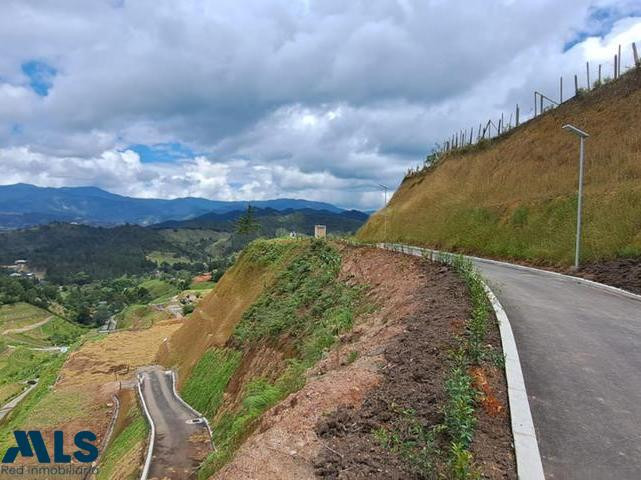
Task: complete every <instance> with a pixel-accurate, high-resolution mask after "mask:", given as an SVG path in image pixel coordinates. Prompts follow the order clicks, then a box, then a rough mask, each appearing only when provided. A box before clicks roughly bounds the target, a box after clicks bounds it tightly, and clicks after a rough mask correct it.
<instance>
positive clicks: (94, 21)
mask: <svg viewBox="0 0 641 480" xmlns="http://www.w3.org/2000/svg"><path fill="white" fill-rule="evenodd" d="M633 41H636V42H637V45H638V47H639V49H640V51H641V4H640V3H639V2H638V0H595V1H589V0H581V1H580V0H564V1H563V2H559V1H558V0H518V1H516V0H484V1H470V0H386V1H383V0H350V1H348V2H346V1H344V0H245V1H243V2H238V1H237V0H217V1H203V0H181V1H180V2H176V1H173V0H135V1H134V0H93V1H91V2H88V1H86V0H65V1H64V2H58V1H55V0H2V2H0V184H12V183H18V182H24V183H32V184H36V185H40V186H53V187H58V186H86V185H92V186H97V187H101V188H104V189H106V190H109V191H111V192H114V193H119V194H123V195H130V196H136V197H154V198H176V197H185V196H195V197H205V198H211V199H218V200H241V199H242V200H252V199H268V198H277V197H289V198H306V199H310V200H321V201H326V202H331V203H334V204H336V205H339V206H343V207H346V208H358V209H363V210H368V209H377V208H379V207H380V206H381V205H382V202H383V194H382V193H381V191H380V188H379V187H378V186H377V185H378V184H381V183H382V184H386V185H389V186H390V187H391V188H392V190H393V189H394V188H395V187H396V186H397V185H398V184H399V183H400V181H401V180H402V178H403V175H404V174H405V172H406V171H407V169H408V168H412V167H415V166H416V165H419V164H421V163H422V162H423V160H424V159H425V156H426V155H427V154H428V153H430V151H432V149H434V148H435V146H437V145H438V144H439V143H440V142H442V141H443V139H444V138H446V137H448V136H449V135H451V134H452V133H453V132H454V131H458V130H460V129H463V128H466V129H468V130H469V128H470V127H472V126H478V124H479V123H480V122H486V121H487V120H488V119H489V118H494V119H496V118H499V117H500V115H501V113H504V115H505V116H506V118H508V117H509V115H510V113H511V112H513V111H514V108H515V105H516V104H519V105H520V109H521V116H522V118H523V117H526V118H527V117H528V116H531V115H532V113H533V112H532V110H533V98H532V97H533V94H532V92H533V91H534V90H539V91H542V92H544V93H546V94H547V95H548V96H550V97H552V98H556V97H558V82H559V76H564V77H565V78H566V85H571V83H572V82H571V79H572V76H573V75H574V74H575V73H577V74H579V75H580V77H579V78H580V82H583V83H584V82H585V81H586V80H585V62H586V61H590V63H591V65H592V68H593V70H594V72H593V77H592V78H595V77H594V76H595V75H596V68H597V67H596V65H597V64H598V63H603V72H604V75H606V76H610V75H611V70H612V63H613V60H612V59H613V55H614V53H616V49H617V46H618V45H619V44H622V46H623V66H624V67H627V66H631V65H632V64H633V60H632V50H631V47H630V44H631V42H633ZM566 95H567V93H566Z"/></svg>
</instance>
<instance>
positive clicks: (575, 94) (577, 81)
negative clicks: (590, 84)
mask: <svg viewBox="0 0 641 480" xmlns="http://www.w3.org/2000/svg"><path fill="white" fill-rule="evenodd" d="M578 94H579V78H578V77H577V76H576V75H575V76H574V96H577V95H578Z"/></svg>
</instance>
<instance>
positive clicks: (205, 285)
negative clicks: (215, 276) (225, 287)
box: [189, 282, 216, 291]
mask: <svg viewBox="0 0 641 480" xmlns="http://www.w3.org/2000/svg"><path fill="white" fill-rule="evenodd" d="M214 286H216V282H194V283H192V284H191V285H190V286H189V290H195V291H200V290H211V289H212V288H214Z"/></svg>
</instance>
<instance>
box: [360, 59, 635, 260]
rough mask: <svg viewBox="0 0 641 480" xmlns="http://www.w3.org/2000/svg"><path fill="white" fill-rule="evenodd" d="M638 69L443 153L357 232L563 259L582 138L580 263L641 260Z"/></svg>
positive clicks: (568, 246) (569, 255)
mask: <svg viewBox="0 0 641 480" xmlns="http://www.w3.org/2000/svg"><path fill="white" fill-rule="evenodd" d="M640 107H641V70H639V69H637V70H636V71H632V72H630V73H627V74H625V75H623V76H622V78H621V79H617V80H615V81H612V82H610V83H609V84H608V85H606V86H603V87H601V88H599V89H596V90H594V91H592V92H588V93H586V94H585V95H583V96H582V97H581V98H580V99H576V100H570V101H568V102H566V103H564V104H563V105H561V106H560V107H559V108H556V109H554V110H551V111H550V112H548V113H546V114H544V115H541V116H540V117H537V118H536V119H534V120H532V121H530V122H527V123H525V124H523V125H521V126H520V127H519V128H517V129H514V130H512V131H511V132H510V133H509V134H507V135H506V136H505V137H502V138H501V139H498V140H495V141H492V142H490V143H489V144H488V145H485V146H483V148H476V149H471V150H470V151H468V152H466V153H460V154H458V153H457V154H450V155H446V156H445V157H444V158H442V159H441V160H440V162H439V163H438V165H437V166H435V167H434V168H431V169H429V170H428V171H426V172H425V173H422V174H419V175H416V176H413V177H411V178H407V179H405V180H404V181H403V183H402V184H401V185H400V187H399V189H398V190H397V191H396V193H395V194H394V196H393V198H392V200H391V201H390V202H389V205H388V207H387V208H386V209H385V210H382V211H380V212H378V213H376V214H374V215H373V216H372V217H370V219H369V221H368V222H367V224H366V225H365V226H364V227H363V228H362V229H361V230H360V231H359V233H358V238H359V239H361V240H367V241H381V240H383V239H384V236H385V235H384V230H385V226H384V224H385V217H387V238H386V239H387V240H389V241H398V242H402V243H410V244H415V245H425V246H432V247H436V248H439V249H445V250H450V251H457V252H469V253H477V254H481V255H485V256H491V257H499V258H508V259H522V260H529V261H532V262H541V263H551V264H553V263H558V264H563V265H569V264H571V263H572V260H573V252H574V239H575V229H576V205H577V197H576V191H577V182H578V173H577V172H578V142H577V140H576V138H575V137H573V136H571V135H569V134H568V133H567V132H565V131H563V130H561V125H563V124H565V123H571V124H574V125H578V126H580V127H581V128H582V129H585V130H586V131H587V132H588V133H590V137H589V138H588V139H587V140H586V145H585V148H586V164H585V190H584V195H585V196H584V223H583V253H582V257H583V260H584V261H592V260H594V261H596V260H601V259H611V258H616V257H638V256H641V162H639V156H638V152H639V148H640V146H641V131H639V129H638V128H637V125H638V124H639V122H641V113H640V112H641V108H640Z"/></svg>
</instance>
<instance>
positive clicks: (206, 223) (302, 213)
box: [152, 208, 368, 237]
mask: <svg viewBox="0 0 641 480" xmlns="http://www.w3.org/2000/svg"><path fill="white" fill-rule="evenodd" d="M244 213H245V212H244V211H240V210H234V211H231V212H226V213H217V212H210V213H206V214H205V215H201V216H199V217H196V218H193V219H191V220H182V221H176V220H174V221H168V222H163V223H159V224H157V225H153V226H152V228H157V229H168V228H189V229H211V230H216V231H219V232H229V233H232V232H234V231H235V230H236V222H237V221H238V219H239V218H240V217H241V216H242V215H243V214H244ZM254 215H255V217H256V221H257V222H258V223H259V224H260V226H261V234H262V235H266V236H268V237H273V236H276V235H277V233H278V231H279V230H280V231H287V232H291V231H295V232H297V233H302V234H305V235H313V234H314V225H317V224H321V225H326V226H327V231H328V233H334V234H340V233H353V232H355V231H356V230H358V229H359V228H360V227H361V225H363V223H365V222H366V221H367V218H368V215H367V214H365V213H362V212H359V211H357V210H349V211H341V212H334V211H329V210H315V209H311V208H301V209H297V210H294V209H291V208H288V209H286V210H276V209H273V208H256V209H255V210H254Z"/></svg>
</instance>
